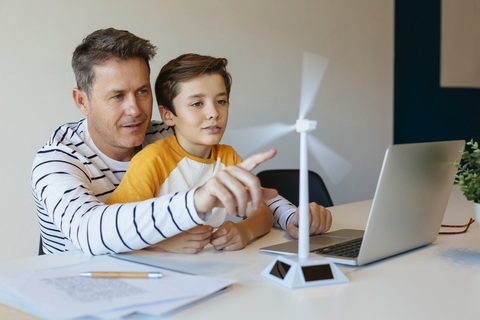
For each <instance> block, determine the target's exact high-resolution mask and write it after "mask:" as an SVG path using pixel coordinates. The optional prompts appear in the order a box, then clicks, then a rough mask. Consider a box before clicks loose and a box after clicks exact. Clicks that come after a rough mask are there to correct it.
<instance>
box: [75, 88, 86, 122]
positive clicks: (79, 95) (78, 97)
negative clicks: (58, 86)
mask: <svg viewBox="0 0 480 320" xmlns="http://www.w3.org/2000/svg"><path fill="white" fill-rule="evenodd" d="M72 95H73V101H74V102H75V105H76V106H77V108H78V110H80V112H81V113H83V115H84V116H88V115H89V113H90V108H89V106H90V103H89V100H88V97H87V94H86V93H85V92H84V91H82V90H80V89H78V88H73V93H72Z"/></svg>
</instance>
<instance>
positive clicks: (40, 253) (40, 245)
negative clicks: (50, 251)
mask: <svg viewBox="0 0 480 320" xmlns="http://www.w3.org/2000/svg"><path fill="white" fill-rule="evenodd" d="M44 254H45V252H43V241H42V236H40V241H39V244H38V255H39V256H41V255H44Z"/></svg>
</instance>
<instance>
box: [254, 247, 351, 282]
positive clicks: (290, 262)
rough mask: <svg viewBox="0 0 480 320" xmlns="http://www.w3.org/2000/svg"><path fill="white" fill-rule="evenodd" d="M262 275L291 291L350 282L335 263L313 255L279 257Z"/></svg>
mask: <svg viewBox="0 0 480 320" xmlns="http://www.w3.org/2000/svg"><path fill="white" fill-rule="evenodd" d="M261 274H262V276H264V277H266V278H267V279H270V280H272V281H274V282H276V283H279V284H281V285H283V286H285V287H287V288H289V289H295V288H304V287H313V286H323V285H331V284H339V283H346V282H349V280H348V278H347V277H346V276H345V275H344V274H343V273H342V271H341V270H340V269H339V268H338V267H337V266H336V265H335V264H334V263H333V262H331V261H330V260H328V259H325V258H322V257H320V256H318V255H313V254H310V256H309V257H308V259H299V258H298V255H289V256H285V255H279V256H277V257H276V259H275V260H274V261H272V262H271V263H270V264H269V265H268V266H267V267H266V268H265V269H264V270H263V271H262V273H261Z"/></svg>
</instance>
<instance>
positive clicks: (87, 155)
mask: <svg viewBox="0 0 480 320" xmlns="http://www.w3.org/2000/svg"><path fill="white" fill-rule="evenodd" d="M155 51H156V48H155V47H154V46H153V45H152V44H150V42H149V41H147V40H144V39H141V38H138V37H136V36H135V35H133V34H131V33H129V32H127V31H119V30H115V29H112V28H110V29H105V30H98V31H95V32H93V33H92V34H90V35H89V36H87V38H85V39H84V40H83V42H82V43H81V44H80V45H79V46H78V47H77V48H76V50H75V52H74V54H73V58H72V67H73V69H74V72H75V77H76V80H77V88H75V89H74V90H73V99H74V101H75V104H76V106H77V108H78V109H79V110H80V111H81V112H82V113H83V114H84V115H85V118H84V119H82V120H80V121H78V122H75V123H67V124H65V125H63V126H60V127H59V128H57V130H55V132H54V133H53V135H52V137H51V138H50V140H49V141H48V143H47V144H46V145H45V146H44V147H43V148H42V149H40V150H39V151H38V153H37V155H36V157H35V159H34V162H33V167H32V193H33V196H34V200H35V202H36V206H37V216H38V221H39V225H40V230H41V236H42V240H43V250H44V252H46V253H55V252H62V251H69V250H78V249H80V250H82V251H84V252H87V253H90V254H92V255H96V254H103V253H111V252H124V251H130V250H136V249H141V248H145V247H147V246H150V245H154V244H156V243H158V242H160V241H162V240H164V239H166V238H171V237H174V236H175V237H180V238H182V239H183V237H185V235H188V236H189V239H192V237H193V238H194V240H195V241H190V240H188V241H187V240H185V250H184V252H195V250H196V247H197V246H202V244H203V243H204V242H205V241H209V239H207V238H208V237H207V235H208V234H210V233H211V229H209V228H210V227H209V226H204V225H203V224H204V222H205V221H207V220H208V219H209V218H210V215H211V211H212V209H213V208H214V207H218V206H224V207H225V208H226V210H227V212H228V213H229V214H232V215H239V216H244V215H245V211H246V206H247V203H248V202H249V201H251V203H252V206H253V207H254V209H258V210H266V209H261V208H259V206H260V202H261V201H262V200H263V199H270V198H272V197H274V196H275V195H276V191H274V190H271V189H262V188H261V186H260V184H259V181H258V179H257V178H256V177H255V176H254V175H253V174H252V173H251V172H250V171H251V170H252V169H253V168H255V167H256V166H257V165H258V164H260V163H262V162H264V161H266V160H268V159H270V158H272V157H273V156H274V155H275V150H270V151H267V152H264V153H260V154H257V155H254V156H252V157H250V158H248V159H246V160H245V161H244V162H242V163H241V164H239V165H236V166H230V167H227V168H226V169H225V170H223V171H221V172H220V173H219V174H218V175H217V176H215V177H214V178H212V179H210V180H209V181H208V182H207V183H205V184H204V185H203V186H201V187H198V188H195V189H192V190H189V191H186V192H178V193H175V194H170V195H166V196H162V197H159V198H154V199H150V200H145V201H142V202H136V203H126V204H115V205H105V204H104V203H103V202H104V201H105V200H106V199H107V198H108V197H109V195H110V194H111V193H112V192H113V190H114V189H115V188H116V186H118V184H119V183H120V181H121V180H122V178H123V174H124V173H125V171H126V169H127V167H128V164H129V161H130V160H131V158H132V157H133V156H134V155H135V154H136V153H137V152H138V151H139V150H141V149H142V147H143V146H145V145H147V144H149V143H152V142H153V141H156V140H158V139H162V138H164V137H167V136H169V135H170V134H171V133H172V132H171V129H170V128H169V127H168V126H166V125H165V124H163V123H162V122H157V121H153V122H151V115H152V103H153V100H152V92H151V86H150V80H149V79H150V67H149V61H150V60H151V59H152V58H153V57H154V55H155ZM311 215H312V219H311V220H312V222H311V228H310V229H311V233H312V230H313V233H317V232H324V231H326V230H328V229H329V228H330V225H331V215H330V213H329V212H328V211H327V210H325V209H324V208H323V207H320V206H317V207H315V208H314V209H313V210H311ZM295 219H296V217H294V218H293V219H291V221H295ZM165 230H168V232H165ZM171 230H175V232H173V233H172V231H171ZM289 230H290V231H289ZM287 232H289V233H290V234H292V235H294V236H295V232H298V230H297V229H296V226H295V224H294V223H293V222H292V223H290V224H289V229H288V228H287ZM203 245H204V244H203ZM202 248H203V246H202Z"/></svg>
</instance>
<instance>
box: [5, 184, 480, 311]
mask: <svg viewBox="0 0 480 320" xmlns="http://www.w3.org/2000/svg"><path fill="white" fill-rule="evenodd" d="M370 205H371V201H362V202H358V203H353V204H348V205H341V206H336V207H332V208H331V211H332V214H333V216H334V225H333V227H332V230H335V229H340V228H346V227H348V228H361V229H362V228H364V227H365V224H366V221H367V215H368V212H369V209H370ZM470 217H473V208H472V203H471V202H468V201H466V200H465V199H464V198H463V195H462V194H461V193H460V192H458V191H457V190H456V187H455V189H454V190H453V192H452V196H451V199H450V202H449V205H448V208H447V213H446V216H445V219H444V223H447V224H464V223H466V222H467V221H468V219H469V218H470ZM392 227H394V226H392ZM286 239H288V236H286V235H285V233H284V232H283V231H279V230H272V231H271V232H270V233H269V234H268V235H266V236H264V237H262V238H261V239H258V240H257V241H255V242H253V243H252V244H250V245H249V246H247V248H245V249H244V250H241V251H237V252H216V251H214V250H213V249H212V248H207V249H206V250H204V251H203V252H201V253H200V254H196V255H179V254H170V253H156V252H145V254H152V255H158V256H160V257H161V258H162V260H163V259H165V260H164V261H165V265H164V266H167V264H168V266H171V267H175V266H181V267H182V268H184V269H187V270H190V271H191V272H192V273H197V274H201V275H211V276H218V277H227V278H234V279H237V280H238V281H237V282H236V283H235V284H234V285H233V287H232V290H231V291H229V292H225V293H221V294H218V295H216V296H214V297H210V298H208V299H205V300H203V301H201V302H199V303H196V304H194V305H191V306H189V307H186V308H183V309H181V310H179V311H176V312H174V313H172V314H169V315H168V316H167V317H166V318H167V319H208V320H210V319H212V317H215V318H219V317H225V318H228V319H229V320H231V319H320V318H321V319H348V318H352V319H435V320H438V319H448V320H452V319H461V318H464V319H473V318H478V316H477V313H478V312H477V305H476V303H477V300H478V298H479V297H480V232H479V228H478V224H477V223H475V224H473V225H472V226H471V227H470V230H469V231H468V232H467V233H466V234H460V235H440V236H439V237H438V238H437V241H435V243H434V244H432V245H429V246H426V247H423V248H420V249H417V250H413V251H410V252H407V253H404V254H401V255H399V256H396V257H392V258H389V259H386V260H383V261H379V262H376V263H373V264H370V265H367V266H364V267H341V270H342V271H343V272H344V273H345V275H346V276H347V277H348V278H349V279H350V283H347V284H341V285H334V286H325V287H313V288H306V289H294V290H289V289H286V288H284V287H283V286H280V285H278V284H275V283H273V282H271V281H269V280H267V279H265V278H263V277H262V276H260V272H261V271H262V270H263V268H265V267H266V266H267V264H268V263H269V262H270V261H272V259H273V258H274V256H273V255H270V254H264V253H259V251H258V248H260V247H263V246H266V245H270V244H274V243H278V242H281V241H283V240H286ZM88 259H95V258H94V257H93V258H91V257H89V256H87V255H84V254H79V253H65V254H58V255H49V256H40V257H31V258H25V259H20V260H12V261H7V262H3V263H2V264H0V273H10V272H19V271H27V270H33V269H41V268H46V267H54V266H61V265H67V264H70V263H77V262H81V261H85V260H88ZM6 312H13V313H10V314H9V315H11V317H9V318H8V319H15V317H13V316H14V315H15V316H16V318H17V319H35V318H32V317H29V316H28V315H25V314H22V313H18V312H16V311H15V310H12V309H11V308H9V307H6V306H3V305H0V318H2V317H1V315H3V314H6ZM134 318H135V319H141V318H142V317H138V316H137V317H134ZM146 319H148V318H146Z"/></svg>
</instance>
